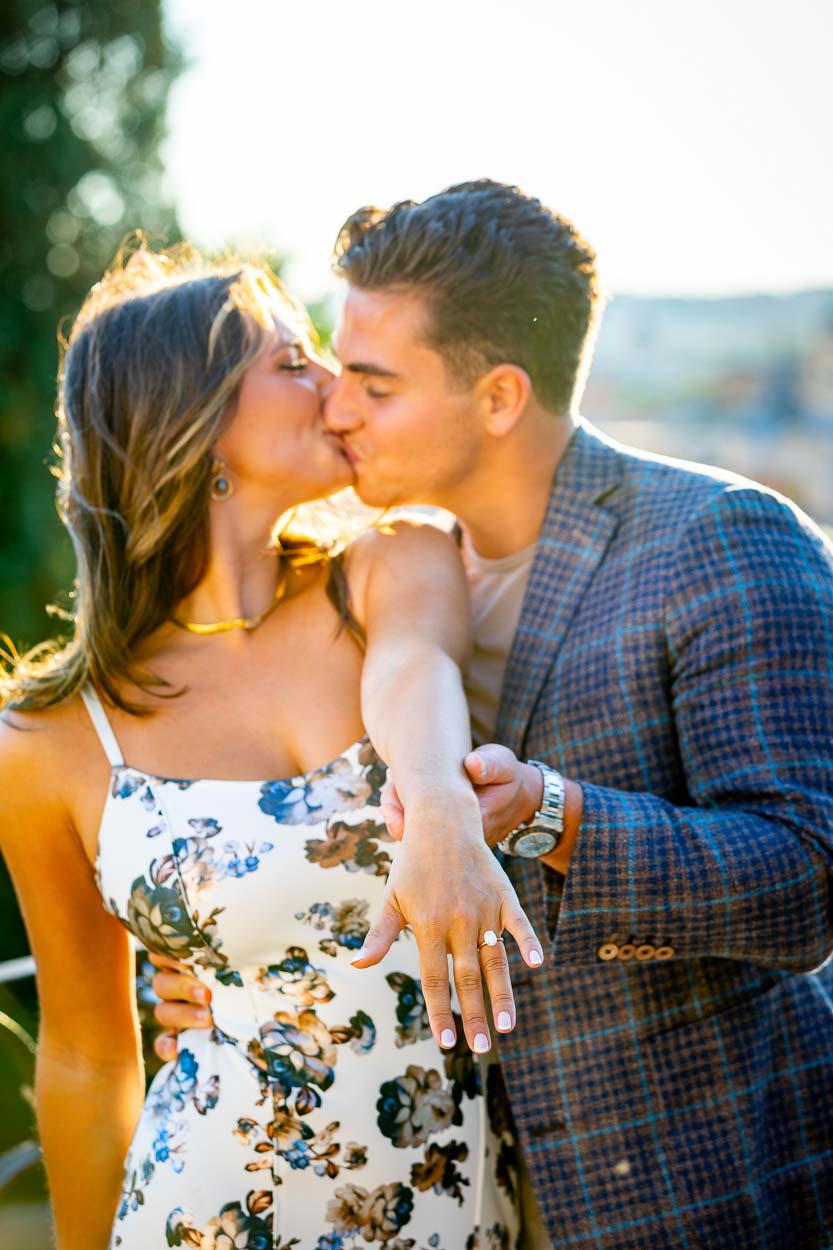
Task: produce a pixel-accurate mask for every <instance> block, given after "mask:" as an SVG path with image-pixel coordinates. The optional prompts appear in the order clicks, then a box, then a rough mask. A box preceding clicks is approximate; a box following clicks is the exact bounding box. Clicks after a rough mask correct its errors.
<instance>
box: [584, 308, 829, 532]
mask: <svg viewBox="0 0 833 1250" xmlns="http://www.w3.org/2000/svg"><path fill="white" fill-rule="evenodd" d="M582 411H583V412H584V414H585V415H586V416H587V417H588V418H589V419H590V420H591V421H594V422H595V423H596V424H597V425H599V426H600V427H601V428H602V429H603V430H605V431H606V432H607V433H608V434H610V435H612V436H613V437H614V438H617V439H619V440H620V441H622V442H625V443H632V444H634V445H636V446H639V447H643V448H646V449H649V450H651V451H657V452H661V453H663V454H664V455H669V456H678V457H682V458H683V459H686V460H696V461H698V462H700V463H701V464H712V465H719V466H721V467H722V468H728V469H732V470H733V471H734V472H736V473H740V474H742V475H744V476H746V477H751V478H754V479H755V480H756V481H759V482H763V483H765V484H766V485H767V486H771V487H773V488H774V489H775V490H778V491H781V492H782V493H783V494H785V495H787V496H789V497H790V498H791V499H794V500H795V502H796V503H798V504H799V505H800V506H801V507H802V508H803V509H804V510H805V511H806V512H808V513H809V514H810V516H811V517H813V519H814V520H816V521H817V522H819V523H820V524H821V525H823V526H825V527H826V528H827V529H828V530H831V529H833V291H831V290H820V291H804V292H802V293H800V294H796V295H783V296H774V295H758V296H743V297H736V298H726V299H650V298H635V297H629V296H621V297H619V298H616V299H613V300H612V301H611V303H610V306H609V307H608V309H607V311H606V312H605V316H604V320H603V322H602V327H601V332H600V335H599V341H598V344H597V347H596V354H595V358H594V361H593V367H592V370H591V373H590V379H589V382H588V385H587V391H586V393H585V398H584V402H583V404H582Z"/></svg>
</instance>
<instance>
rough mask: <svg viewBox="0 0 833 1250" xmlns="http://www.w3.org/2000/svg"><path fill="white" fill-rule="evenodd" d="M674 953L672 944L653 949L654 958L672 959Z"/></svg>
mask: <svg viewBox="0 0 833 1250" xmlns="http://www.w3.org/2000/svg"><path fill="white" fill-rule="evenodd" d="M676 953H677V952H676V951H675V950H674V947H673V946H658V947H657V949H656V950H655V951H654V959H673V958H674V956H675V955H676Z"/></svg>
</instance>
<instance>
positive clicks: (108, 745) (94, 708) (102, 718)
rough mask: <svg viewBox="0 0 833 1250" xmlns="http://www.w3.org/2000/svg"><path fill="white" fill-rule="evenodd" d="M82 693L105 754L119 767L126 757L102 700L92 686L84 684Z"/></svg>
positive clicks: (111, 762) (112, 763)
mask: <svg viewBox="0 0 833 1250" xmlns="http://www.w3.org/2000/svg"><path fill="white" fill-rule="evenodd" d="M80 693H81V698H82V699H83V700H84V707H85V708H86V709H87V711H88V712H89V714H90V720H91V721H92V722H93V728H94V729H95V731H96V733H97V734H98V737H99V741H100V742H101V745H102V747H103V748H104V754H105V755H106V756H107V759H108V760H109V761H110V764H111V765H112V767H113V768H118V767H119V765H121V764H123V763H124V759H123V757H122V753H121V748H120V746H119V743H118V739H117V738H116V735H115V734H114V733H113V727H112V725H111V724H110V722H109V720H108V719H107V713H106V712H105V711H104V707H103V705H102V702H101V700H100V699H99V697H98V695H97V694H96V692H95V690H93V688H92V686H84V688H83V689H82V690H81V692H80Z"/></svg>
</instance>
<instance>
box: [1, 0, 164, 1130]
mask: <svg viewBox="0 0 833 1250" xmlns="http://www.w3.org/2000/svg"><path fill="white" fill-rule="evenodd" d="M181 65H182V59H181V56H180V53H179V52H178V50H177V49H176V48H174V47H172V46H171V45H170V43H169V42H168V41H167V40H166V38H165V34H164V31H163V27H162V19H161V6H160V0H82V2H80V3H66V2H64V0H55V2H54V3H44V0H5V3H4V5H3V7H2V10H0V133H2V137H3V161H2V164H0V517H2V526H1V527H0V634H2V633H5V634H8V635H9V636H10V637H11V639H12V640H13V642H14V643H15V644H17V645H20V646H25V645H31V644H32V643H34V642H37V641H40V640H41V639H43V638H45V637H48V636H49V635H51V634H54V633H55V632H56V622H55V621H54V620H52V619H50V618H49V617H48V616H47V615H46V613H45V610H44V608H45V605H46V604H47V603H49V602H50V601H52V600H53V599H54V598H55V596H56V594H58V592H60V591H62V590H65V589H66V588H67V587H68V586H69V585H70V582H71V577H72V557H71V549H70V545H69V541H68V539H67V538H66V536H65V535H64V533H63V530H62V528H61V526H60V524H59V522H58V519H57V516H56V513H55V506H54V482H53V480H52V478H51V476H50V474H49V472H48V468H47V466H48V463H49V460H50V458H51V443H52V438H53V432H54V402H55V376H56V370H57V361H58V351H57V334H58V327H59V325H60V324H61V323H62V322H64V321H66V319H67V318H70V317H71V316H72V315H73V314H74V312H75V311H76V310H77V309H78V307H79V305H80V304H81V301H82V299H83V297H84V295H85V294H86V292H87V290H88V289H89V288H90V286H91V285H92V284H93V283H94V282H95V281H96V280H97V279H98V278H99V277H100V276H101V273H102V272H103V270H104V268H105V267H106V265H107V264H108V263H109V261H110V260H111V259H112V258H113V256H114V255H115V253H116V251H117V250H118V246H119V243H120V241H121V239H122V238H123V237H124V235H125V234H127V233H128V232H129V231H131V230H133V229H136V228H139V229H142V230H145V231H146V232H148V233H149V234H150V235H151V236H152V237H154V238H155V239H159V240H164V241H166V242H173V241H175V239H176V238H177V237H178V229H177V224H176V217H175V213H174V210H173V208H172V206H171V204H170V203H169V201H168V199H167V197H166V194H165V190H164V185H163V170H162V166H161V163H160V160H159V154H158V153H159V145H160V141H161V139H162V138H163V136H164V125H165V106H166V102H167V96H168V91H169V88H170V85H171V83H172V81H173V79H174V77H175V76H176V74H177V73H178V72H179V70H180V68H181ZM25 952H26V943H25V937H24V934H23V928H22V924H21V922H20V918H19V914H18V912H17V908H16V906H15V903H14V898H13V894H12V890H11V887H10V884H9V881H8V877H7V875H6V873H5V870H4V869H3V867H2V865H1V864H0V961H2V960H4V959H8V958H11V957H14V956H18V955H22V954H25ZM31 1005H32V1004H31V999H30V1001H29V1006H31ZM2 1136H3V1135H2V1134H0V1148H2V1146H3V1144H4V1141H3V1140H2Z"/></svg>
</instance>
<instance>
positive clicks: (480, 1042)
mask: <svg viewBox="0 0 833 1250" xmlns="http://www.w3.org/2000/svg"><path fill="white" fill-rule="evenodd" d="M488 1049H489V1039H488V1037H487V1036H486V1034H485V1033H475V1035H474V1052H475V1054H477V1055H485V1053H486V1051H487V1050H488Z"/></svg>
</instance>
